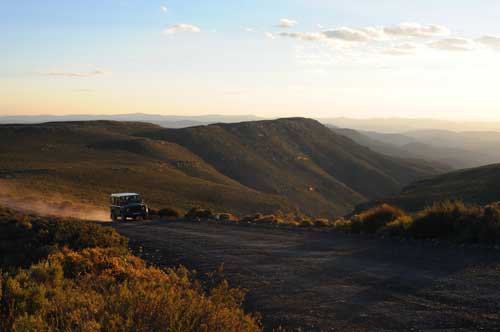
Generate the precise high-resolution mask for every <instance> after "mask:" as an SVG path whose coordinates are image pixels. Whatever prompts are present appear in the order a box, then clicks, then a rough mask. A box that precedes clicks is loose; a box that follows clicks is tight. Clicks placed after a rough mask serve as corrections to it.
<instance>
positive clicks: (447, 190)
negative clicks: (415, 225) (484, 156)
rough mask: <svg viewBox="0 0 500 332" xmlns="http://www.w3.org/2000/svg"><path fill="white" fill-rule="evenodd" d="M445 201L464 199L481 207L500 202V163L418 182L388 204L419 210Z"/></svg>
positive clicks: (391, 199) (392, 198) (390, 199)
mask: <svg viewBox="0 0 500 332" xmlns="http://www.w3.org/2000/svg"><path fill="white" fill-rule="evenodd" d="M443 200H463V201H465V202H466V203H472V204H480V205H484V204H489V203H492V202H498V201H500V164H495V165H488V166H483V167H479V168H472V169H466V170H461V171H455V172H452V173H447V174H444V175H439V176H436V177H432V178H429V179H426V180H422V181H418V182H416V183H414V184H412V185H410V186H407V187H406V188H405V189H404V190H403V192H402V193H401V194H400V195H397V196H393V197H391V198H389V199H388V200H387V201H388V202H389V203H392V204H395V205H397V206H400V207H403V208H406V209H408V210H411V211H415V210H418V209H421V208H423V207H425V206H427V205H431V204H432V203H433V202H435V201H443Z"/></svg>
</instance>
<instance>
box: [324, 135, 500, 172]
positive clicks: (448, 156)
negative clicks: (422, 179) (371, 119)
mask: <svg viewBox="0 0 500 332" xmlns="http://www.w3.org/2000/svg"><path fill="white" fill-rule="evenodd" d="M332 130H333V131H335V132H336V133H339V134H341V135H345V136H347V137H349V138H351V139H352V140H354V141H355V142H356V143H358V144H361V145H363V146H366V147H369V148H370V149H372V150H373V151H376V152H379V153H382V154H386V155H389V156H394V157H400V158H409V159H421V160H427V161H428V162H430V163H432V164H434V165H436V166H439V165H441V166H443V167H444V169H446V168H447V169H448V170H452V169H454V170H457V169H462V168H471V167H478V166H484V165H488V164H492V163H496V162H500V149H497V148H495V146H500V133H496V132H463V133H462V132H461V133H458V132H451V131H437V130H425V131H413V132H408V133H404V134H387V133H377V132H372V131H356V130H353V129H343V128H336V127H332Z"/></svg>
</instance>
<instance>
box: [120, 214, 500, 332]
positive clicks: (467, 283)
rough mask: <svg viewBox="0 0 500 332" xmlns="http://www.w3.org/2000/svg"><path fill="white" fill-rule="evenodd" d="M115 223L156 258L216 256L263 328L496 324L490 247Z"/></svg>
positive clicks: (497, 288)
mask: <svg viewBox="0 0 500 332" xmlns="http://www.w3.org/2000/svg"><path fill="white" fill-rule="evenodd" d="M115 227H116V228H117V229H118V230H119V231H120V232H121V233H122V234H123V235H125V236H127V237H129V238H130V239H131V244H132V246H133V247H134V248H136V249H138V248H141V252H140V254H141V255H142V256H143V257H144V258H146V259H148V260H149V261H151V262H154V263H155V264H158V265H163V266H168V265H172V264H178V263H182V264H184V265H186V266H188V267H189V268H193V269H197V270H198V271H200V272H209V271H213V270H215V269H216V268H217V267H218V266H219V265H220V264H224V268H225V272H226V277H227V278H228V279H229V280H230V281H231V283H232V284H233V285H240V286H242V287H244V288H247V289H249V296H248V301H247V302H248V303H247V308H248V310H252V311H259V312H261V314H262V316H263V322H264V325H265V327H266V330H267V331H272V329H273V328H276V327H279V326H284V327H287V331H292V330H296V329H299V328H301V331H498V330H500V252H499V251H497V250H492V249H477V248H470V247H469V248H461V247H456V246H451V245H435V244H432V243H430V242H399V241H393V240H380V239H370V238H366V237H357V236H348V235H342V234H336V233H330V232H323V231H314V230H290V229H278V228H273V227H262V226H237V225H217V224H196V223H160V222H153V223H144V224H133V223H129V224H121V225H115Z"/></svg>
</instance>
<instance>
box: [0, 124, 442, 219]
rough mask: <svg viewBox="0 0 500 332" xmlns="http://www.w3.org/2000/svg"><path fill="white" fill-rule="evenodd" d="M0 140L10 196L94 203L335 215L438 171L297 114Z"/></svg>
mask: <svg viewBox="0 0 500 332" xmlns="http://www.w3.org/2000/svg"><path fill="white" fill-rule="evenodd" d="M0 137H2V139H1V140H0V151H1V153H0V182H2V186H1V188H2V189H5V188H7V187H9V188H10V189H9V190H10V192H9V193H8V194H10V195H18V196H23V197H35V198H36V197H37V196H38V195H43V197H44V198H45V199H57V198H59V199H63V200H67V201H77V202H83V203H88V204H94V205H99V206H105V205H106V204H107V201H108V194H109V193H111V192H120V191H138V192H140V193H142V194H143V195H144V197H145V198H146V199H147V200H148V201H149V202H150V203H151V204H152V205H153V206H154V207H162V206H174V207H179V208H182V209H187V208H190V207H192V206H194V205H200V206H205V207H211V208H214V209H216V210H219V211H224V210H227V211H230V212H234V213H238V214H243V213H250V212H256V211H260V212H274V211H277V210H282V211H293V210H295V209H300V210H302V211H303V212H306V213H308V214H311V215H324V216H334V215H340V214H343V213H346V212H348V211H349V210H350V209H351V208H352V207H354V206H355V205H356V204H359V203H361V202H363V201H365V200H371V199H376V198H381V197H385V196H388V195H393V194H396V193H398V192H399V191H400V190H401V189H402V188H403V187H404V186H405V185H407V184H409V183H411V182H413V181H415V180H418V179H422V178H425V177H428V176H431V175H434V174H437V173H439V172H440V170H439V169H436V168H435V167H433V166H432V165H429V164H428V163H425V162H420V161H415V160H404V159H401V158H393V157H389V156H385V155H381V154H379V153H376V152H374V151H372V150H370V149H368V148H366V147H363V146H361V145H359V144H357V143H355V142H354V141H353V140H351V139H349V138H347V137H345V136H342V135H338V134H335V133H334V132H332V131H331V130H330V129H328V128H326V127H324V126H323V125H321V124H320V123H319V122H317V121H314V120H310V119H302V118H294V119H280V120H273V121H253V122H243V123H235V124H213V125H208V126H198V127H191V128H186V129H164V128H162V127H160V126H157V125H154V124H147V123H137V122H112V121H91V122H58V123H46V124H39V125H28V124H26V125H0ZM1 191H2V190H0V194H2V193H1ZM4 191H5V190H4ZM4 194H5V193H4ZM28 200H29V199H28Z"/></svg>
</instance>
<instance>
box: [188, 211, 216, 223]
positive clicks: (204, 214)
mask: <svg viewBox="0 0 500 332" xmlns="http://www.w3.org/2000/svg"><path fill="white" fill-rule="evenodd" d="M185 218H186V219H188V220H196V219H215V215H214V213H213V212H212V210H209V209H202V208H192V209H190V210H189V211H188V212H187V213H186V215H185Z"/></svg>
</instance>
